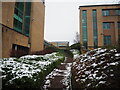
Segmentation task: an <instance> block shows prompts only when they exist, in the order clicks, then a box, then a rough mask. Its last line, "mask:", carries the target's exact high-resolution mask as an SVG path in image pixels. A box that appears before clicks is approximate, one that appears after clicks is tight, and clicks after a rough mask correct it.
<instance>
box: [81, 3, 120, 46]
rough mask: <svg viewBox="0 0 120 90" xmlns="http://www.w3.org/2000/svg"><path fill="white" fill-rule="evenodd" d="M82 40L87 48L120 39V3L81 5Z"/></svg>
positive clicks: (115, 41)
mask: <svg viewBox="0 0 120 90" xmlns="http://www.w3.org/2000/svg"><path fill="white" fill-rule="evenodd" d="M79 9H80V42H81V44H82V45H83V46H85V47H86V48H87V47H88V48H97V47H101V46H105V45H111V44H116V43H117V42H118V41H119V40H120V4H109V5H88V6H80V7H79Z"/></svg>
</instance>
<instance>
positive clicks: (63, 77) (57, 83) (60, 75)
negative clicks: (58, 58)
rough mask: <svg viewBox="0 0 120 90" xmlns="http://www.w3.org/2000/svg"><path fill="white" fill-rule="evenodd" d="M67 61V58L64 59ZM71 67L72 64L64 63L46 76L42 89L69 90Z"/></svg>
mask: <svg viewBox="0 0 120 90" xmlns="http://www.w3.org/2000/svg"><path fill="white" fill-rule="evenodd" d="M66 60H67V58H66ZM71 66H72V62H71V63H70V62H66V61H65V62H64V63H61V65H60V66H59V67H57V68H55V69H54V70H53V71H52V72H51V73H50V74H49V75H47V77H46V79H45V82H44V85H43V89H63V90H70V89H71Z"/></svg>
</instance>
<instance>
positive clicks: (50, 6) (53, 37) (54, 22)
mask: <svg viewBox="0 0 120 90" xmlns="http://www.w3.org/2000/svg"><path fill="white" fill-rule="evenodd" d="M117 1H118V0H45V33H44V34H45V35H44V37H45V40H47V41H49V42H51V41H69V42H70V44H73V40H74V38H75V33H76V32H79V9H78V8H79V6H81V5H94V4H111V3H116V2H117Z"/></svg>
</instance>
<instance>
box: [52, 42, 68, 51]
mask: <svg viewBox="0 0 120 90" xmlns="http://www.w3.org/2000/svg"><path fill="white" fill-rule="evenodd" d="M50 43H51V44H52V45H54V46H55V47H57V48H60V49H67V48H68V47H69V42H68V41H56V42H50Z"/></svg>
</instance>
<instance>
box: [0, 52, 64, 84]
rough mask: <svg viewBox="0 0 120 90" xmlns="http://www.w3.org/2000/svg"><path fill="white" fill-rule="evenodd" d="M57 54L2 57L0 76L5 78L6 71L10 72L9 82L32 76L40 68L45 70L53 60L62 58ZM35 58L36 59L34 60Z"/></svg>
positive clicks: (39, 70) (37, 72)
mask: <svg viewBox="0 0 120 90" xmlns="http://www.w3.org/2000/svg"><path fill="white" fill-rule="evenodd" d="M57 54H58V53H52V54H46V55H26V56H22V57H20V58H3V59H1V60H0V71H1V72H2V73H3V74H2V76H1V77H0V78H4V79H5V78H6V76H7V73H8V72H11V73H10V75H11V79H10V80H9V82H10V83H12V81H13V80H15V79H18V78H22V77H25V76H26V77H28V78H33V75H34V74H39V73H40V72H41V71H42V70H46V68H47V67H48V66H49V65H51V64H52V63H53V62H55V61H57V60H59V59H61V58H63V56H57ZM41 57H42V58H41ZM36 58H38V59H37V60H36ZM6 70H7V71H6ZM12 75H13V76H12Z"/></svg>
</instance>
